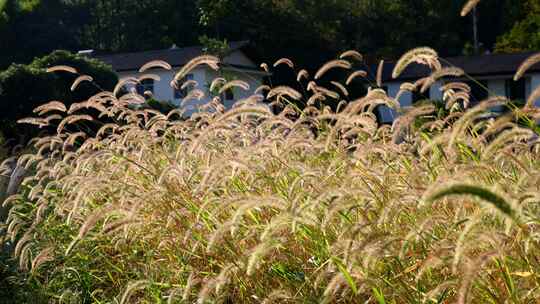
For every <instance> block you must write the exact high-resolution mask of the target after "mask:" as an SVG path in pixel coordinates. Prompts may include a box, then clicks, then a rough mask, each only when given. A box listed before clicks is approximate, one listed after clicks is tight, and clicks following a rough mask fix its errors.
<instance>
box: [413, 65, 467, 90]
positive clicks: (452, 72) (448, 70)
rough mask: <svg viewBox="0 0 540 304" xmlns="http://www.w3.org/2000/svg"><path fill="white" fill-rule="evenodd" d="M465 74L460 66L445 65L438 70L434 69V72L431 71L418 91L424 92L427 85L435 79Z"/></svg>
mask: <svg viewBox="0 0 540 304" xmlns="http://www.w3.org/2000/svg"><path fill="white" fill-rule="evenodd" d="M464 74H465V71H463V69H461V68H457V67H445V68H442V69H440V70H436V71H435V72H433V73H431V75H430V76H429V77H427V79H426V81H425V82H424V83H423V84H422V87H421V88H420V92H422V93H423V92H425V91H426V90H427V89H428V88H429V87H431V86H432V85H433V84H434V83H435V82H436V81H437V80H439V79H440V78H443V77H448V76H453V77H460V76H463V75H464Z"/></svg>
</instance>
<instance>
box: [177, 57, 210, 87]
mask: <svg viewBox="0 0 540 304" xmlns="http://www.w3.org/2000/svg"><path fill="white" fill-rule="evenodd" d="M203 64H205V65H207V66H209V67H210V68H211V69H213V70H215V71H217V70H219V58H217V57H216V56H211V55H202V56H199V57H196V58H193V59H192V60H190V61H189V62H188V63H186V65H184V66H183V67H182V68H181V69H180V71H178V73H176V75H175V76H174V80H173V81H174V82H175V83H178V81H180V80H181V79H183V78H184V77H186V75H187V74H188V73H189V72H190V71H192V70H193V69H194V68H196V67H198V66H200V65H203Z"/></svg>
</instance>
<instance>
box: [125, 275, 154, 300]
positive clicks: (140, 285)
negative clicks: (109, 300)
mask: <svg viewBox="0 0 540 304" xmlns="http://www.w3.org/2000/svg"><path fill="white" fill-rule="evenodd" d="M149 285H150V281H148V280H139V281H135V282H132V283H130V284H129V285H128V286H127V287H126V290H125V291H124V293H123V294H122V297H121V298H120V304H126V303H129V299H130V298H131V296H132V294H133V293H134V292H136V291H137V290H140V289H144V288H146V287H148V286H149Z"/></svg>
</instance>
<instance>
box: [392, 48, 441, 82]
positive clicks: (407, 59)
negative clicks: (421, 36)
mask: <svg viewBox="0 0 540 304" xmlns="http://www.w3.org/2000/svg"><path fill="white" fill-rule="evenodd" d="M438 57H439V55H438V54H437V52H436V51H435V50H433V49H431V48H429V47H419V48H415V49H412V50H410V51H408V52H407V53H405V54H404V55H403V56H401V58H400V59H399V60H398V62H397V63H396V65H395V67H394V71H392V78H394V79H395V78H398V77H399V75H401V73H403V71H404V70H405V69H406V68H407V67H408V66H409V65H410V64H411V63H413V62H416V63H419V64H425V65H429V63H430V61H433V60H437V58H438Z"/></svg>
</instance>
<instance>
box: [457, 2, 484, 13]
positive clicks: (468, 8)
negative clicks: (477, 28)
mask: <svg viewBox="0 0 540 304" xmlns="http://www.w3.org/2000/svg"><path fill="white" fill-rule="evenodd" d="M478 3H480V0H468V1H467V3H465V5H464V6H463V8H462V9H461V13H460V14H461V17H465V16H467V15H468V14H469V13H470V11H472V10H473V9H474V8H475V7H476V6H477V5H478Z"/></svg>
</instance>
